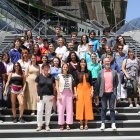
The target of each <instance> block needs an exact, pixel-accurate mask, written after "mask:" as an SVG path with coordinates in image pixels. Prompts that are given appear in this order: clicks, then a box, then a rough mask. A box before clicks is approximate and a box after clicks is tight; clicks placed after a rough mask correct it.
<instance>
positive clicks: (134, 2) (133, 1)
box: [126, 0, 140, 21]
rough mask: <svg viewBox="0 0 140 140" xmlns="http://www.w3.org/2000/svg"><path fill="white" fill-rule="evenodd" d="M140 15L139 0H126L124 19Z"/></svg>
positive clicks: (127, 19)
mask: <svg viewBox="0 0 140 140" xmlns="http://www.w3.org/2000/svg"><path fill="white" fill-rule="evenodd" d="M138 17H140V0H128V3H127V12H126V21H130V20H132V19H134V18H138Z"/></svg>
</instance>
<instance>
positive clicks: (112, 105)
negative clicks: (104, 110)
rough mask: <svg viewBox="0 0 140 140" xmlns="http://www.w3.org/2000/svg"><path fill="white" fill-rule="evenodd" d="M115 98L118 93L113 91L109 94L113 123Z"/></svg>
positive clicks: (113, 120) (112, 120)
mask: <svg viewBox="0 0 140 140" xmlns="http://www.w3.org/2000/svg"><path fill="white" fill-rule="evenodd" d="M115 100H116V95H114V94H113V93H111V94H110V95H109V109H110V119H111V123H115V109H114V104H115Z"/></svg>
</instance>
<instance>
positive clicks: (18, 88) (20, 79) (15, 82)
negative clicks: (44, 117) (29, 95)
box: [3, 62, 26, 123]
mask: <svg viewBox="0 0 140 140" xmlns="http://www.w3.org/2000/svg"><path fill="white" fill-rule="evenodd" d="M9 84H10V85H11V103H12V113H13V122H14V123H17V116H16V98H17V99H18V102H19V112H20V113H19V121H20V122H22V123H23V122H24V120H23V112H24V91H25V86H26V82H25V77H24V75H23V72H22V69H21V66H20V64H19V63H18V62H16V63H15V64H14V67H13V71H12V72H11V74H9V76H8V80H7V83H6V86H5V90H4V93H3V94H4V95H6V89H7V86H8V85H9Z"/></svg>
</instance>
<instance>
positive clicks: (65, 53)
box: [0, 26, 140, 131]
mask: <svg viewBox="0 0 140 140" xmlns="http://www.w3.org/2000/svg"><path fill="white" fill-rule="evenodd" d="M55 31H56V35H54V36H52V38H51V39H50V41H48V39H46V38H45V39H42V38H41V37H39V36H38V37H36V38H35V39H33V37H32V32H31V31H27V32H25V36H22V37H21V38H16V39H15V41H14V43H13V48H12V49H11V50H10V52H9V53H7V52H4V53H3V54H2V59H1V62H0V103H1V105H0V106H1V107H11V108H12V114H13V122H14V123H16V122H17V121H20V122H22V123H24V118H23V114H24V110H29V111H31V112H30V113H31V115H32V116H34V115H35V113H36V110H37V129H36V130H37V131H40V130H41V129H42V126H43V112H44V110H45V124H46V125H45V126H46V127H45V129H46V130H47V131H49V130H50V127H49V124H50V118H51V114H52V112H53V113H57V114H58V124H59V126H60V130H63V129H64V128H65V127H66V129H67V130H69V129H71V125H72V124H73V118H74V114H75V116H76V120H79V122H80V126H79V128H80V129H81V130H83V129H86V130H87V129H88V121H89V120H94V112H93V108H94V106H93V101H94V102H95V105H97V106H98V105H99V101H101V106H102V107H101V121H102V124H101V128H100V129H101V130H104V129H105V120H106V111H107V106H109V109H110V118H111V124H112V125H111V127H112V129H113V130H116V125H115V107H116V102H119V101H120V100H122V99H127V98H128V102H129V107H133V98H134V103H135V106H136V107H139V104H138V102H137V99H138V97H139V94H138V91H139V90H140V89H139V84H140V81H139V78H138V77H139V60H138V58H136V57H135V54H134V51H133V50H132V49H129V46H128V45H127V44H126V43H125V39H124V37H123V36H121V35H119V36H117V38H116V40H115V39H114V38H113V37H111V36H110V30H109V29H108V28H105V29H104V31H103V34H104V35H103V37H102V38H101V40H98V39H96V37H95V36H96V33H95V31H91V32H90V33H89V36H87V35H86V34H83V35H82V36H81V41H80V42H77V33H76V32H72V33H71V41H69V42H67V40H66V39H65V38H64V36H63V35H62V34H61V27H60V26H56V28H55ZM127 80H130V81H132V82H131V83H132V86H133V88H132V90H128V89H127V87H126V81H127ZM5 96H7V100H5ZM16 100H18V103H19V119H18V118H17V114H16ZM65 112H66V120H65V117H64V114H65Z"/></svg>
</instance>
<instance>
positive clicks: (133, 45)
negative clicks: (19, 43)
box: [0, 33, 140, 58]
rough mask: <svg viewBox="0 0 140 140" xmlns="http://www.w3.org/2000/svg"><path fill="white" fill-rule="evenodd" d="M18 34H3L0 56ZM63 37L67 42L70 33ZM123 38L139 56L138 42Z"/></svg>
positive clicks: (69, 38) (49, 36)
mask: <svg viewBox="0 0 140 140" xmlns="http://www.w3.org/2000/svg"><path fill="white" fill-rule="evenodd" d="M20 36H22V35H20V34H15V33H13V34H10V35H7V36H5V38H4V39H3V41H2V43H1V45H0V56H1V53H2V51H9V50H10V48H11V47H12V45H13V42H14V39H15V38H16V37H20ZM33 37H34V38H35V36H33ZM41 37H42V38H45V36H41ZM51 37H52V36H51V35H48V36H47V38H48V39H49V40H50V38H51ZM64 37H65V38H66V40H67V42H69V41H70V40H71V37H70V35H64ZM96 38H97V39H99V40H100V37H99V36H97V37H96ZM124 38H125V40H126V44H128V45H129V47H130V48H132V49H134V51H135V54H136V56H137V57H138V58H140V44H139V43H138V42H136V41H135V40H133V39H132V38H131V37H129V36H124ZM80 40H81V37H80V36H78V42H80Z"/></svg>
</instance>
